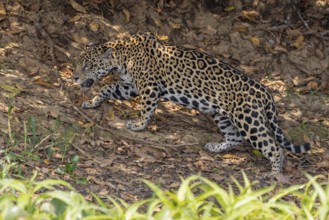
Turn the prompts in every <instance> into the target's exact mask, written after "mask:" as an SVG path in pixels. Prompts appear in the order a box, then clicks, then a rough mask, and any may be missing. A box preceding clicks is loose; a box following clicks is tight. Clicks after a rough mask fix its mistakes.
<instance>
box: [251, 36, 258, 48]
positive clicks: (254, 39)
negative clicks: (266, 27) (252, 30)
mask: <svg viewBox="0 0 329 220" xmlns="http://www.w3.org/2000/svg"><path fill="white" fill-rule="evenodd" d="M250 41H251V42H252V43H253V44H254V45H256V46H259V45H260V40H259V38H258V37H252V38H250Z"/></svg>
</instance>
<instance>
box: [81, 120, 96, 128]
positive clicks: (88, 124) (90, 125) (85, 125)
mask: <svg viewBox="0 0 329 220" xmlns="http://www.w3.org/2000/svg"><path fill="white" fill-rule="evenodd" d="M92 126H94V123H93V122H89V123H86V124H83V125H82V127H83V128H86V129H90V128H91V127H92Z"/></svg>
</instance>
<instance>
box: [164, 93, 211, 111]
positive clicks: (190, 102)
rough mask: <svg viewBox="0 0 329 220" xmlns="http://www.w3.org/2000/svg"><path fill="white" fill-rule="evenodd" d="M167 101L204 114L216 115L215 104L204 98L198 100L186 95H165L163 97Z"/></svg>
mask: <svg viewBox="0 0 329 220" xmlns="http://www.w3.org/2000/svg"><path fill="white" fill-rule="evenodd" d="M163 98H164V99H165V100H168V101H172V102H175V103H177V104H180V105H182V106H184V107H187V108H193V109H197V110H199V111H200V112H203V113H214V112H215V108H214V105H213V103H211V102H209V101H207V100H206V99H204V98H201V99H196V98H194V97H190V96H188V95H184V94H165V95H164V96H163Z"/></svg>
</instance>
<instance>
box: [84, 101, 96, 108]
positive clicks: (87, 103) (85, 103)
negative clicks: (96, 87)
mask: <svg viewBox="0 0 329 220" xmlns="http://www.w3.org/2000/svg"><path fill="white" fill-rule="evenodd" d="M97 106H98V105H95V104H94V103H93V102H92V101H90V100H89V101H84V102H83V103H82V104H81V107H82V108H84V109H88V108H95V107H97Z"/></svg>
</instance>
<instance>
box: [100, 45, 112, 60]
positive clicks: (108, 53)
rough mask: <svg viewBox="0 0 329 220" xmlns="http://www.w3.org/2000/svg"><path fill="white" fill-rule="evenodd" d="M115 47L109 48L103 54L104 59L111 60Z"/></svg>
mask: <svg viewBox="0 0 329 220" xmlns="http://www.w3.org/2000/svg"><path fill="white" fill-rule="evenodd" d="M112 53H113V49H112V48H108V49H107V50H106V51H105V52H104V53H103V54H102V59H103V60H104V61H109V60H110V59H111V57H112Z"/></svg>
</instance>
